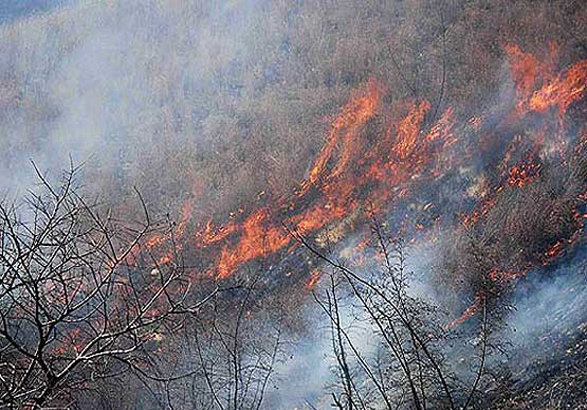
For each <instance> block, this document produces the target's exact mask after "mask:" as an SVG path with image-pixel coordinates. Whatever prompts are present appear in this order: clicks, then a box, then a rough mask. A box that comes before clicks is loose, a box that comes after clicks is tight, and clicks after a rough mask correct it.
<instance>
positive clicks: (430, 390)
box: [292, 220, 493, 409]
mask: <svg viewBox="0 0 587 410" xmlns="http://www.w3.org/2000/svg"><path fill="white" fill-rule="evenodd" d="M372 233H373V242H374V250H375V253H374V254H373V259H374V260H376V261H377V262H376V263H373V264H370V265H368V266H363V267H362V269H361V272H362V273H358V272H357V271H356V270H355V269H353V268H351V267H349V266H346V265H345V264H344V263H343V262H342V261H339V260H337V259H336V258H335V256H333V252H325V251H324V250H323V249H320V248H318V247H317V246H315V245H313V244H312V242H311V241H310V240H309V239H308V238H306V237H304V236H303V235H300V234H298V233H296V232H292V234H293V235H294V236H295V237H296V238H297V239H298V240H299V241H300V242H301V243H302V244H303V245H304V246H305V247H306V248H307V249H309V250H310V251H311V252H312V253H313V254H314V255H315V256H317V257H318V258H319V259H321V260H322V261H323V262H324V263H325V264H326V266H328V267H330V268H332V269H333V271H332V273H331V274H330V275H329V277H328V281H327V282H328V283H327V284H325V285H324V286H323V288H324V289H323V290H322V291H321V292H319V291H316V292H315V294H314V297H315V299H316V301H317V303H318V304H319V305H320V306H321V308H322V310H323V311H324V312H325V314H326V316H327V318H328V319H329V321H330V326H331V330H332V344H333V352H334V357H335V359H336V366H335V367H336V370H337V373H338V374H339V381H340V383H338V384H337V385H336V390H337V391H339V393H336V392H335V393H333V399H334V404H335V406H336V407H338V408H340V409H370V408H374V407H376V408H387V409H398V408H415V409H431V408H449V409H457V408H459V409H466V408H471V407H472V406H473V405H474V404H475V403H476V402H477V396H478V392H479V389H480V387H481V385H482V381H483V380H485V377H486V375H487V371H486V364H487V357H488V356H489V355H490V353H491V352H493V350H492V347H493V344H492V342H491V339H490V336H491V324H492V322H491V320H490V318H491V317H490V315H488V311H487V310H488V309H487V305H486V303H485V301H480V303H481V305H482V308H481V314H480V316H479V327H478V329H479V331H478V332H477V334H476V336H475V338H474V340H475V342H474V348H473V349H466V351H467V354H468V356H467V358H468V361H469V362H470V363H473V368H474V369H473V371H472V372H467V373H466V375H462V376H460V375H459V374H458V373H459V372H457V371H455V369H454V367H453V366H451V363H450V361H449V360H448V358H447V354H448V353H450V350H449V348H448V346H450V345H451V344H452V343H453V342H455V341H459V339H458V338H457V332H456V331H455V330H454V329H453V328H452V327H451V326H448V321H447V318H446V316H445V315H443V314H442V311H441V310H440V309H439V307H438V306H437V305H435V304H434V303H433V302H432V301H430V300H425V299H424V298H423V297H417V296H414V295H413V294H411V293H410V292H409V289H410V279H411V274H410V272H409V271H408V269H407V267H406V246H405V244H404V243H403V242H402V241H401V240H391V239H390V235H389V234H387V233H386V230H385V229H384V227H383V226H382V225H380V224H378V223H377V221H375V220H374V221H373V224H372ZM364 272H368V273H364ZM325 282H326V281H325ZM343 303H350V304H351V305H352V306H354V307H355V309H356V310H358V312H360V313H359V314H352V315H350V314H346V315H345V314H343V313H342V309H341V306H342V304H343ZM349 317H351V318H352V319H353V321H359V324H358V325H357V324H352V325H351V323H349V322H350V320H351V319H350V318H349ZM345 321H346V323H345ZM357 326H359V327H362V328H363V329H368V331H370V332H371V333H372V334H373V335H375V340H376V344H375V346H376V349H375V353H373V352H369V351H365V350H368V349H365V348H364V347H363V346H362V344H363V343H364V341H363V342H362V341H361V340H360V337H357V335H356V334H355V335H353V332H354V331H353V327H355V328H356V327H357ZM355 333H356V332H355ZM460 341H466V342H467V343H468V342H470V341H471V338H470V337H469V338H462V340H460ZM469 344H470V343H469Z"/></svg>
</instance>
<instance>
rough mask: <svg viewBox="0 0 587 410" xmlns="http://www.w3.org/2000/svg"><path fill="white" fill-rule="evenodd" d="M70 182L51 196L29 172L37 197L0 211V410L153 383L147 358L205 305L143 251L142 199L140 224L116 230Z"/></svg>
mask: <svg viewBox="0 0 587 410" xmlns="http://www.w3.org/2000/svg"><path fill="white" fill-rule="evenodd" d="M76 173H77V169H74V168H73V166H72V167H71V169H70V170H69V171H68V172H67V173H65V174H64V178H63V180H62V181H61V183H59V184H58V185H57V186H55V185H53V184H51V183H49V182H48V180H47V179H45V178H44V177H43V176H42V175H41V173H40V172H38V170H37V175H38V177H39V181H40V184H39V185H40V186H39V189H37V190H35V191H32V192H30V193H29V194H28V196H26V198H25V199H24V200H23V201H21V202H18V203H10V202H8V201H6V200H4V201H3V202H1V203H0V406H1V407H9V408H39V407H42V406H43V407H44V406H49V405H50V406H62V407H65V406H69V403H70V402H71V400H72V393H74V392H75V391H79V390H83V389H85V388H89V387H90V386H91V385H92V383H94V382H97V381H99V380H102V379H105V378H108V377H112V376H116V375H120V374H122V373H124V372H127V371H129V370H132V371H135V372H138V373H140V374H141V375H143V376H149V377H155V378H157V377H159V378H161V376H160V375H157V374H153V373H152V372H151V370H152V369H151V366H150V363H151V361H150V359H149V358H150V357H151V356H152V354H153V353H154V352H156V350H157V349H158V345H159V343H160V342H161V340H162V339H163V337H164V335H165V333H166V332H167V331H169V330H170V329H175V328H177V327H178V326H181V324H182V317H183V316H184V315H185V314H186V313H190V312H192V313H193V312H195V311H196V310H197V309H198V308H199V307H200V306H202V304H203V303H205V301H206V300H208V298H204V300H201V301H199V302H194V303H188V300H189V299H188V292H189V290H190V282H189V280H188V279H187V277H186V276H185V275H184V269H183V267H182V266H181V263H179V262H177V261H179V260H180V258H173V259H172V261H171V262H169V263H166V264H165V265H161V266H160V265H158V264H157V263H156V260H155V259H154V258H151V256H150V255H149V252H148V248H147V247H145V246H143V240H144V239H145V238H146V237H147V236H148V235H149V234H150V233H151V232H152V230H153V229H154V226H155V224H154V223H153V222H152V221H151V218H150V216H149V213H148V211H147V207H146V205H145V203H144V201H143V200H142V198H141V196H140V195H138V197H139V202H140V205H141V207H142V214H143V215H142V217H141V218H140V219H141V221H139V222H133V223H127V222H121V221H119V220H117V219H116V218H115V216H114V213H113V212H112V211H109V210H107V209H104V207H103V206H102V205H101V204H99V203H98V202H96V201H93V202H92V203H89V202H88V201H87V200H86V199H84V198H83V197H82V195H81V193H80V192H81V191H80V189H78V187H77V186H76ZM169 234H170V235H172V234H171V233H169ZM149 259H151V260H149ZM141 260H145V261H148V262H150V263H148V264H145V266H143V264H142V263H141ZM153 266H155V267H154V268H153ZM216 291H217V290H214V291H212V295H213V294H215V293H216ZM212 295H210V297H211V296H212ZM167 376H169V375H167Z"/></svg>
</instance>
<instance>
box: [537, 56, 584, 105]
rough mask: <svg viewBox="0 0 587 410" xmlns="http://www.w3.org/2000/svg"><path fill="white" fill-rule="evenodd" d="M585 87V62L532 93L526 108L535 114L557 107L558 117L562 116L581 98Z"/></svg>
mask: <svg viewBox="0 0 587 410" xmlns="http://www.w3.org/2000/svg"><path fill="white" fill-rule="evenodd" d="M585 87H587V60H583V61H580V62H578V63H577V64H575V65H573V66H572V67H571V68H569V69H568V70H567V71H565V72H564V73H562V74H560V75H558V76H557V77H556V78H554V79H553V80H552V81H550V82H549V83H548V84H546V85H544V87H542V88H541V89H540V90H538V91H536V92H534V93H533V94H532V96H531V97H530V99H529V101H528V106H529V108H530V109H531V110H533V111H537V112H546V111H547V110H548V109H550V108H551V107H557V108H558V113H559V116H563V115H564V114H565V113H566V111H567V109H568V108H569V106H570V105H571V104H572V103H574V102H576V101H579V100H580V99H581V98H583V93H584V92H585Z"/></svg>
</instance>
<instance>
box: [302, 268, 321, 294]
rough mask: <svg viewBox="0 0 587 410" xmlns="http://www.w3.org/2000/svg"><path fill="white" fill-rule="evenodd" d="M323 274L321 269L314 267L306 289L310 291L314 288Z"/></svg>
mask: <svg viewBox="0 0 587 410" xmlns="http://www.w3.org/2000/svg"><path fill="white" fill-rule="evenodd" d="M321 276H322V272H321V271H320V269H314V270H313V271H312V274H311V275H310V279H308V281H307V282H306V286H305V288H306V290H308V291H310V290H313V289H314V288H315V287H316V285H317V284H318V281H319V280H320V277H321Z"/></svg>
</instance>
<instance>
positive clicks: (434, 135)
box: [143, 43, 587, 314]
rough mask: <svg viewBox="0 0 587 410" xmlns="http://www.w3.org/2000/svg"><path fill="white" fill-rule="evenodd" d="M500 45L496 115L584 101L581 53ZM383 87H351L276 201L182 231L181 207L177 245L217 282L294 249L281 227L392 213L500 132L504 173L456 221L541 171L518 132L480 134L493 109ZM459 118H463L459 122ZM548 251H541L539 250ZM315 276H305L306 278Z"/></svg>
mask: <svg viewBox="0 0 587 410" xmlns="http://www.w3.org/2000/svg"><path fill="white" fill-rule="evenodd" d="M504 49H505V51H506V54H507V55H508V58H509V63H510V68H511V70H512V78H513V81H514V85H515V93H516V100H515V102H514V104H513V109H512V116H510V118H509V119H507V120H505V121H504V122H508V121H509V122H508V124H510V122H511V121H520V120H522V119H523V117H524V116H525V115H527V114H528V113H529V112H535V113H537V114H538V115H546V114H547V112H549V111H550V109H551V108H556V109H557V112H558V114H559V117H560V118H564V114H565V112H566V111H567V109H568V108H569V107H570V106H571V105H572V104H573V103H574V102H576V101H579V100H580V99H581V98H583V96H584V93H585V84H586V79H587V60H584V61H580V62H578V63H576V64H574V65H572V66H571V67H569V68H568V69H566V70H563V71H561V72H560V73H556V66H557V63H556V61H557V56H558V47H557V45H556V44H555V43H552V44H550V48H549V51H548V53H546V56H544V57H542V58H539V57H537V56H535V55H533V54H530V53H527V52H524V51H522V49H521V48H520V47H519V46H517V45H505V46H504ZM386 94H387V89H386V85H384V82H383V81H382V80H381V79H375V78H371V79H369V80H368V81H366V83H365V84H364V85H363V86H360V87H358V88H357V89H355V90H354V91H352V92H351V94H350V97H349V100H348V102H347V103H346V104H345V105H344V106H342V107H341V109H340V111H339V112H338V114H337V115H335V116H334V118H333V119H332V121H331V124H330V127H329V130H328V132H327V135H326V138H325V143H324V146H323V147H322V149H321V151H320V152H319V153H318V155H317V156H316V158H315V159H314V161H313V162H312V163H311V164H310V167H309V171H308V173H307V175H306V178H305V179H303V180H302V181H300V183H299V186H298V189H297V190H296V191H295V195H293V196H292V197H291V198H277V199H276V198H274V197H272V196H271V193H270V192H269V191H267V190H264V191H263V192H262V193H261V194H259V197H258V200H259V201H262V205H261V206H257V207H254V206H253V207H251V209H250V210H247V211H244V210H243V209H239V210H238V211H235V212H233V213H231V215H230V216H229V217H228V218H227V220H226V221H225V222H224V223H219V224H218V223H214V221H213V220H212V219H210V220H208V222H207V223H206V224H205V226H204V227H203V228H202V229H199V230H197V232H193V233H189V234H186V232H187V226H188V222H189V221H190V219H191V209H190V208H189V207H187V208H186V209H184V210H182V215H181V221H180V223H179V224H178V226H177V233H176V235H177V244H178V245H179V246H180V247H181V246H185V244H189V243H191V244H192V246H195V247H197V248H199V249H202V250H204V249H205V250H206V253H207V255H210V259H211V260H213V261H212V262H211V265H210V266H209V267H208V269H207V273H208V274H209V275H211V276H214V277H216V278H218V279H222V278H227V277H229V276H230V275H232V274H234V273H235V272H236V271H237V270H238V269H239V268H240V267H241V266H243V265H244V264H246V263H248V262H250V261H253V260H257V259H262V258H266V257H269V256H270V255H273V254H275V253H277V252H280V251H285V250H292V249H293V248H294V247H295V246H297V243H296V242H295V241H293V240H292V238H291V236H290V234H289V232H288V229H291V230H294V231H297V232H299V233H301V234H303V235H315V236H316V237H317V238H328V240H335V241H336V240H339V239H340V238H342V237H344V233H345V230H349V229H352V228H353V226H355V225H356V224H358V223H359V222H360V221H358V220H359V219H360V218H361V217H362V216H364V214H365V212H366V209H367V208H369V210H370V212H373V213H375V214H378V215H383V216H384V217H385V215H388V213H389V212H391V211H392V210H393V211H395V210H396V209H399V210H403V207H404V206H405V202H406V201H407V200H408V199H409V198H411V195H413V194H414V193H418V192H422V191H423V190H424V189H425V187H426V184H430V183H434V182H436V181H441V179H442V178H443V177H444V176H445V175H447V174H448V173H449V172H454V171H455V170H457V169H460V167H461V169H467V167H469V168H468V169H471V168H472V167H471V163H474V161H475V158H474V154H471V153H470V152H468V151H467V150H466V147H467V143H473V144H477V143H479V144H484V143H485V142H484V141H485V140H487V141H488V144H490V143H491V138H503V140H500V141H499V142H500V143H503V142H506V143H508V140H507V139H505V138H511V140H510V141H509V143H510V145H511V147H510V148H511V149H508V150H507V152H506V153H505V158H504V160H503V161H501V162H500V164H501V165H500V175H501V176H502V179H501V181H500V182H499V184H498V185H497V186H491V184H490V183H483V184H482V185H483V186H481V187H480V188H479V189H475V190H473V189H469V191H464V192H463V194H464V195H466V194H467V193H469V195H474V196H476V197H477V202H478V203H477V206H475V208H474V211H473V212H472V213H471V214H468V215H465V216H464V218H463V224H464V225H468V226H473V225H474V224H476V223H478V221H479V220H480V219H482V218H483V217H484V216H485V215H486V214H487V213H488V212H489V211H490V210H491V208H492V207H493V206H494V204H495V196H496V195H498V194H499V193H500V191H501V190H503V189H516V188H520V187H523V186H526V185H527V184H529V183H530V182H531V181H532V180H533V179H534V178H536V177H537V176H539V175H540V171H541V166H540V164H538V163H535V162H534V161H528V160H527V159H526V160H522V161H520V160H518V161H515V158H517V157H516V156H515V154H516V153H518V152H519V150H518V147H519V146H521V144H522V143H524V137H523V136H521V135H518V136H516V137H503V136H501V135H499V136H495V135H493V134H491V133H489V134H488V135H479V133H480V132H481V130H482V129H483V128H486V127H482V126H483V125H484V124H485V119H486V118H491V113H477V114H475V115H471V114H470V113H469V114H468V115H467V116H466V117H464V118H459V115H458V114H457V113H455V110H454V109H453V108H452V107H450V106H449V107H447V108H446V109H444V111H442V114H441V115H440V116H439V118H434V119H433V118H430V117H431V116H432V115H431V112H432V110H431V103H430V102H429V101H427V100H425V99H419V100H413V101H408V102H404V103H396V104H395V105H394V106H393V107H389V106H387V105H386V104H383V101H384V97H385V96H386ZM459 121H461V122H462V124H460V125H458V123H459ZM370 123H377V124H383V125H382V127H383V130H380V129H379V130H378V131H377V132H376V133H373V132H371V131H370V128H372V127H368V125H369V124H370ZM489 132H491V131H489ZM373 134H376V135H373ZM548 134H549V131H548V130H539V131H536V132H535V133H534V135H533V137H532V138H533V140H532V141H530V142H531V143H533V147H532V148H531V149H530V150H529V154H530V155H529V157H527V158H537V157H540V158H542V157H541V155H546V154H545V153H544V151H543V150H544V144H543V140H544V138H545V136H546V135H548ZM470 135H473V137H470ZM559 137H560V135H559ZM483 138H484V139H483ZM476 139H478V140H476ZM460 145H462V146H461V147H460ZM489 146H491V145H489ZM463 147H464V148H463ZM512 163H513V165H512ZM483 177H484V175H483V174H478V175H476V176H474V178H472V180H475V178H476V180H479V181H485V179H484V178H483ZM432 205H434V204H432ZM422 212H424V211H422ZM399 215H405V216H404V219H403V220H402V221H398V222H397V223H396V229H401V230H402V231H405V232H407V233H408V234H412V233H413V232H416V233H415V234H414V235H421V236H425V235H426V234H427V231H429V230H430V229H431V228H432V227H434V229H435V230H439V229H441V223H443V222H442V221H441V219H440V217H435V218H434V222H433V223H422V221H421V220H414V221H413V223H408V222H409V218H410V215H408V214H407V213H402V214H399V213H398V216H399ZM194 225H196V226H197V225H198V224H194ZM284 226H285V227H287V228H288V229H285V228H284ZM325 229H336V235H321V231H323V230H325ZM418 232H421V234H420V233H418ZM170 239H171V238H170V237H169V235H168V234H157V235H153V236H151V237H149V238H148V240H147V241H146V243H145V244H144V246H143V248H144V249H147V250H149V251H151V250H152V251H154V252H155V253H157V254H158V255H159V259H158V262H159V263H169V262H171V261H172V260H173V254H172V253H171V252H169V250H168V249H167V248H169V246H168V242H169V241H170ZM318 242H319V243H318ZM318 242H317V243H318V246H321V245H324V246H325V241H324V240H322V241H318ZM326 242H327V241H326ZM555 251H556V250H553V251H552V252H554V253H556V252H555ZM548 256H549V252H546V253H545V257H548ZM522 271H523V272H525V271H526V267H524V269H522V270H521V271H520V272H522ZM316 275H317V274H314V273H313V274H312V276H311V279H310V282H308V283H309V284H310V283H312V280H313V279H312V278H315V277H316ZM490 276H492V277H493V278H494V279H495V281H496V282H500V281H504V278H507V281H514V280H515V279H516V278H519V277H521V276H522V274H521V273H512V272H509V273H508V272H505V271H501V270H500V271H497V270H496V271H495V272H492V273H491V274H490ZM316 280H317V279H316ZM312 286H313V285H312ZM310 287H311V286H310ZM474 310H475V309H473V311H474ZM469 313H471V312H469ZM471 314H472V313H471Z"/></svg>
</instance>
